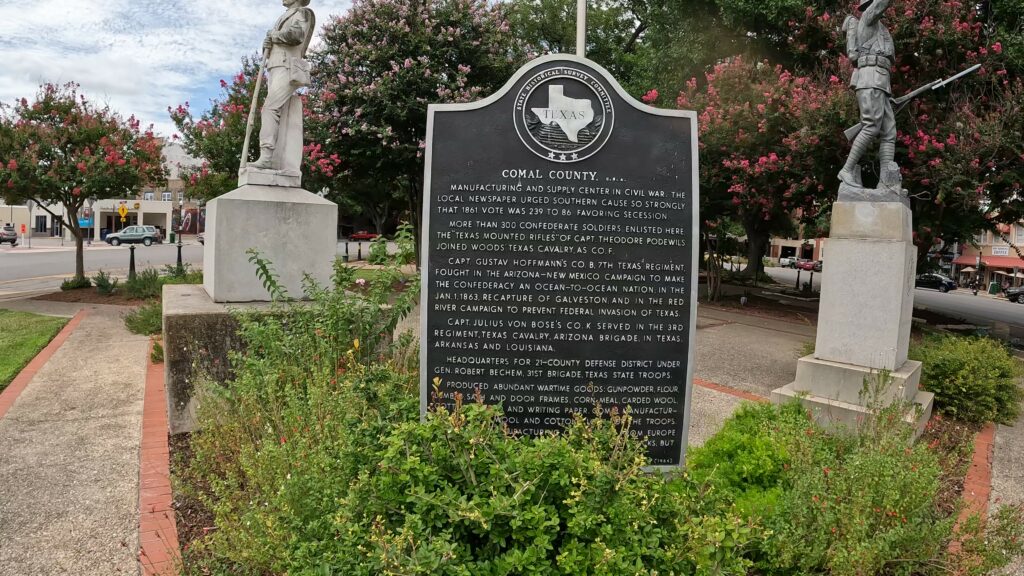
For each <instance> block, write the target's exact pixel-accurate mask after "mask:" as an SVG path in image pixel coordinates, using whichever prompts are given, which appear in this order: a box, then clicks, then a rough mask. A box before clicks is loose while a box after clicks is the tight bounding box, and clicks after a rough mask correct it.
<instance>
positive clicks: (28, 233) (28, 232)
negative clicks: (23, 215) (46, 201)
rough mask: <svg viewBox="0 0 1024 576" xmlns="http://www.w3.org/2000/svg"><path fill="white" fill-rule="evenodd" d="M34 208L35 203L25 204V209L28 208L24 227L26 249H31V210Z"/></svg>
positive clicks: (30, 201) (28, 202)
mask: <svg viewBox="0 0 1024 576" xmlns="http://www.w3.org/2000/svg"><path fill="white" fill-rule="evenodd" d="M34 206H35V202H33V201H32V200H29V201H27V202H25V207H26V208H28V226H25V236H26V244H27V245H28V246H27V247H28V248H31V247H32V208H33V207H34Z"/></svg>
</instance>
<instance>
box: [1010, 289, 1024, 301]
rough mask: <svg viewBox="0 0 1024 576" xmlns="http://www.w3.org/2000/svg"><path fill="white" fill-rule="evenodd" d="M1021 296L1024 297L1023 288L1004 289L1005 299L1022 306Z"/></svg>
mask: <svg viewBox="0 0 1024 576" xmlns="http://www.w3.org/2000/svg"><path fill="white" fill-rule="evenodd" d="M1021 296H1024V286H1017V287H1016V288H1007V289H1006V299H1007V300H1009V301H1010V302H1017V303H1020V304H1024V298H1021Z"/></svg>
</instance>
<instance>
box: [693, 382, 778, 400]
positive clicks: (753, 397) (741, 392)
mask: <svg viewBox="0 0 1024 576" xmlns="http://www.w3.org/2000/svg"><path fill="white" fill-rule="evenodd" d="M693 383H694V384H695V385H697V386H700V387H701V388H707V389H708V390H715V391H716V392H722V393H723V394H729V395H730V396H736V397H737V398H743V399H744V400H750V401H753V402H768V399H767V398H765V397H764V396H758V395H757V394H753V393H751V392H747V391H745V390H737V389H735V388H729V387H728V386H722V385H721V384H715V383H714V382H710V381H708V380H704V379H703V378H698V377H696V376H694V377H693Z"/></svg>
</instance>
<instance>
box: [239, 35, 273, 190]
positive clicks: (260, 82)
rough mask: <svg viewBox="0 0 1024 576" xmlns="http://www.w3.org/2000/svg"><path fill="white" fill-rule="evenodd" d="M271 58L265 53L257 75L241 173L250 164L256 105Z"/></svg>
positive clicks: (244, 143) (246, 127)
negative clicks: (250, 140) (250, 142)
mask: <svg viewBox="0 0 1024 576" xmlns="http://www.w3.org/2000/svg"><path fill="white" fill-rule="evenodd" d="M269 57H270V50H269V49H268V50H264V51H263V60H261V61H260V71H259V74H257V75H256V87H255V88H254V89H253V91H252V103H251V104H249V120H248V121H247V122H246V123H245V140H243V141H242V160H241V163H240V164H239V166H238V170H239V172H241V170H242V169H243V168H245V165H246V164H248V163H249V137H250V136H252V128H253V126H255V124H256V103H257V101H258V100H259V99H260V87H261V86H262V85H263V74H264V73H265V72H266V71H267V58H269Z"/></svg>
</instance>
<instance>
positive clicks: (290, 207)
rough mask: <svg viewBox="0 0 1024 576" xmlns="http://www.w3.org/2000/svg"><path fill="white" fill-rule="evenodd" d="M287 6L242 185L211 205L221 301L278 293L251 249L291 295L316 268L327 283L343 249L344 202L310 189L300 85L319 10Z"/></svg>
mask: <svg viewBox="0 0 1024 576" xmlns="http://www.w3.org/2000/svg"><path fill="white" fill-rule="evenodd" d="M283 4H284V5H285V7H286V8H287V10H286V11H285V13H284V14H282V15H281V17H280V18H278V20H277V22H276V23H275V24H274V27H273V28H272V29H271V30H270V31H268V32H267V37H266V40H265V41H264V52H263V63H262V64H261V66H260V72H259V75H258V76H257V80H256V88H255V90H254V92H253V93H254V96H253V102H252V106H251V108H250V110H249V123H248V126H247V128H246V136H245V143H244V144H243V145H242V154H241V158H242V167H241V169H240V170H239V171H238V188H236V189H235V190H232V191H231V192H228V193H227V194H224V195H222V196H219V197H217V198H215V199H214V200H212V201H210V203H209V204H207V208H206V246H205V248H204V250H203V287H204V288H205V289H206V292H207V294H209V296H210V298H212V299H213V301H214V302H266V301H268V300H270V294H269V293H268V292H267V290H266V289H265V288H264V287H263V284H262V282H260V280H259V279H258V278H257V276H256V266H255V265H253V263H251V262H250V261H249V254H248V253H247V252H248V250H250V249H255V250H257V251H258V252H259V253H260V256H261V257H262V258H264V259H265V260H267V261H268V262H269V263H270V265H271V266H272V268H273V271H274V273H275V274H276V275H277V277H278V282H279V283H280V285H281V286H282V287H284V288H285V290H287V292H288V295H289V296H291V297H293V298H300V297H302V296H303V295H304V294H303V282H304V280H305V277H306V276H307V275H308V276H310V277H312V278H313V279H315V280H316V281H317V282H319V283H320V284H321V285H327V284H329V283H330V282H331V277H332V274H333V270H334V260H335V258H336V257H337V253H338V240H337V231H338V206H337V205H336V204H334V203H333V202H330V201H328V200H325V199H323V198H322V197H320V196H318V195H316V194H312V193H310V192H307V191H305V190H303V189H302V187H301V186H302V100H301V98H300V97H299V95H298V94H296V92H295V91H296V90H297V89H298V88H301V87H303V86H308V85H309V83H310V77H309V63H308V62H306V60H305V56H306V49H307V48H308V47H309V42H310V39H311V38H312V36H313V30H314V29H315V27H316V17H315V16H314V14H313V11H312V10H310V9H309V8H307V7H306V6H307V5H308V4H309V0H284V2H283ZM264 71H268V72H269V79H270V85H269V86H268V88H267V99H266V101H265V102H264V103H263V110H262V115H261V118H262V120H261V122H262V126H261V128H260V134H259V141H260V159H259V160H258V161H257V162H255V163H252V164H249V163H247V162H246V160H247V159H248V157H249V154H248V153H249V138H250V136H251V134H252V130H253V126H254V119H255V110H256V96H255V95H257V94H259V93H260V89H259V87H260V84H261V82H262V81H263V76H264Z"/></svg>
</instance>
